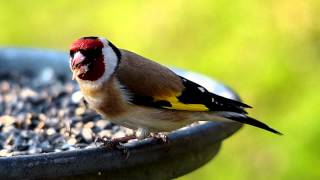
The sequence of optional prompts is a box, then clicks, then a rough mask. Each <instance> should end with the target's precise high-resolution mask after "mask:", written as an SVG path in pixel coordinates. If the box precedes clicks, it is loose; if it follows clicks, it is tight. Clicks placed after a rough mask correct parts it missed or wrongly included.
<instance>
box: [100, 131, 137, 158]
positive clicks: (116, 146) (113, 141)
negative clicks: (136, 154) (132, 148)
mask: <svg viewBox="0 0 320 180" xmlns="http://www.w3.org/2000/svg"><path fill="white" fill-rule="evenodd" d="M131 139H136V136H135V135H130V136H124V137H120V138H110V137H105V136H104V137H98V138H96V140H95V143H103V146H104V147H106V148H108V149H111V150H121V151H122V152H123V153H124V154H125V155H126V157H127V158H128V157H129V151H128V148H127V147H125V146H124V145H123V144H125V143H127V142H128V141H129V140H131Z"/></svg>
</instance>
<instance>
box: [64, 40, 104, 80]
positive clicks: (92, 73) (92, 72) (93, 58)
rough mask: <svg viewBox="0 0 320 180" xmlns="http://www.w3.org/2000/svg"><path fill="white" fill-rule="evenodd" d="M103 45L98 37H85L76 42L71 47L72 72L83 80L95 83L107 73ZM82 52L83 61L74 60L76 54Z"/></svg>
mask: <svg viewBox="0 0 320 180" xmlns="http://www.w3.org/2000/svg"><path fill="white" fill-rule="evenodd" d="M102 49H103V43H102V42H101V41H100V39H98V38H96V37H84V38H80V39H78V40H76V41H74V42H73V43H72V44H71V47H70V56H71V64H72V70H73V71H75V72H77V76H78V77H79V78H80V79H82V80H90V81H95V80H97V79H99V78H100V77H101V76H102V75H103V74H104V71H105V64H104V57H103V53H102ZM76 52H80V53H81V54H82V56H83V57H82V59H81V60H79V59H74V54H75V53H76Z"/></svg>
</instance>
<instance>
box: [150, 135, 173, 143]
mask: <svg viewBox="0 0 320 180" xmlns="http://www.w3.org/2000/svg"><path fill="white" fill-rule="evenodd" d="M150 136H151V137H152V138H154V139H156V140H158V141H161V142H163V143H168V142H169V138H168V136H167V134H165V133H151V135H150Z"/></svg>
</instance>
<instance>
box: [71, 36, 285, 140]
mask: <svg viewBox="0 0 320 180" xmlns="http://www.w3.org/2000/svg"><path fill="white" fill-rule="evenodd" d="M70 69H71V71H72V78H73V79H74V80H76V81H77V83H78V84H79V87H80V91H81V92H82V94H83V96H84V99H85V101H86V102H87V103H88V104H89V107H90V108H91V109H93V110H95V111H96V112H97V113H98V114H100V115H101V116H103V117H104V118H106V119H108V120H110V121H111V122H113V123H115V124H118V125H121V126H124V127H127V128H130V129H134V130H136V137H137V138H138V139H145V138H147V137H150V134H160V133H166V132H167V133H168V132H171V131H174V130H177V129H179V128H182V127H184V126H186V125H189V124H192V123H194V122H198V121H225V122H234V121H236V122H238V123H242V124H249V125H252V126H255V127H258V128H261V129H264V130H267V131H270V132H272V133H275V134H279V135H281V133H280V132H279V131H277V130H275V129H273V128H271V127H269V126H268V125H267V124H265V123H263V122H261V121H258V120H256V119H254V118H252V117H250V116H248V113H247V111H246V110H245V109H246V108H251V106H249V105H247V104H245V103H243V102H240V101H236V100H232V99H228V98H225V97H222V96H219V95H217V94H214V93H212V92H209V91H208V90H207V89H206V88H204V87H203V86H200V85H199V84H197V83H195V82H192V81H190V80H188V79H186V78H184V77H182V76H179V75H177V74H176V73H174V72H173V71H172V70H170V69H169V68H167V67H166V66H163V65H161V64H159V63H157V62H155V61H152V60H150V59H148V58H145V57H143V56H140V55H138V54H136V53H134V52H131V51H128V50H125V49H120V48H118V47H116V46H115V45H114V44H113V43H112V42H110V41H109V40H107V39H106V38H104V37H96V36H87V37H81V38H79V39H77V40H75V41H74V42H73V43H72V44H71V47H70Z"/></svg>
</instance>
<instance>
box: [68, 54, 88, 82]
mask: <svg viewBox="0 0 320 180" xmlns="http://www.w3.org/2000/svg"><path fill="white" fill-rule="evenodd" d="M85 59H86V57H85V56H84V55H83V54H81V52H80V51H78V52H76V53H75V54H74V57H73V59H72V61H71V69H72V80H75V79H76V77H77V76H78V75H79V74H80V73H81V71H80V70H79V69H78V68H77V67H78V66H79V64H81V63H83V61H85Z"/></svg>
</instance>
